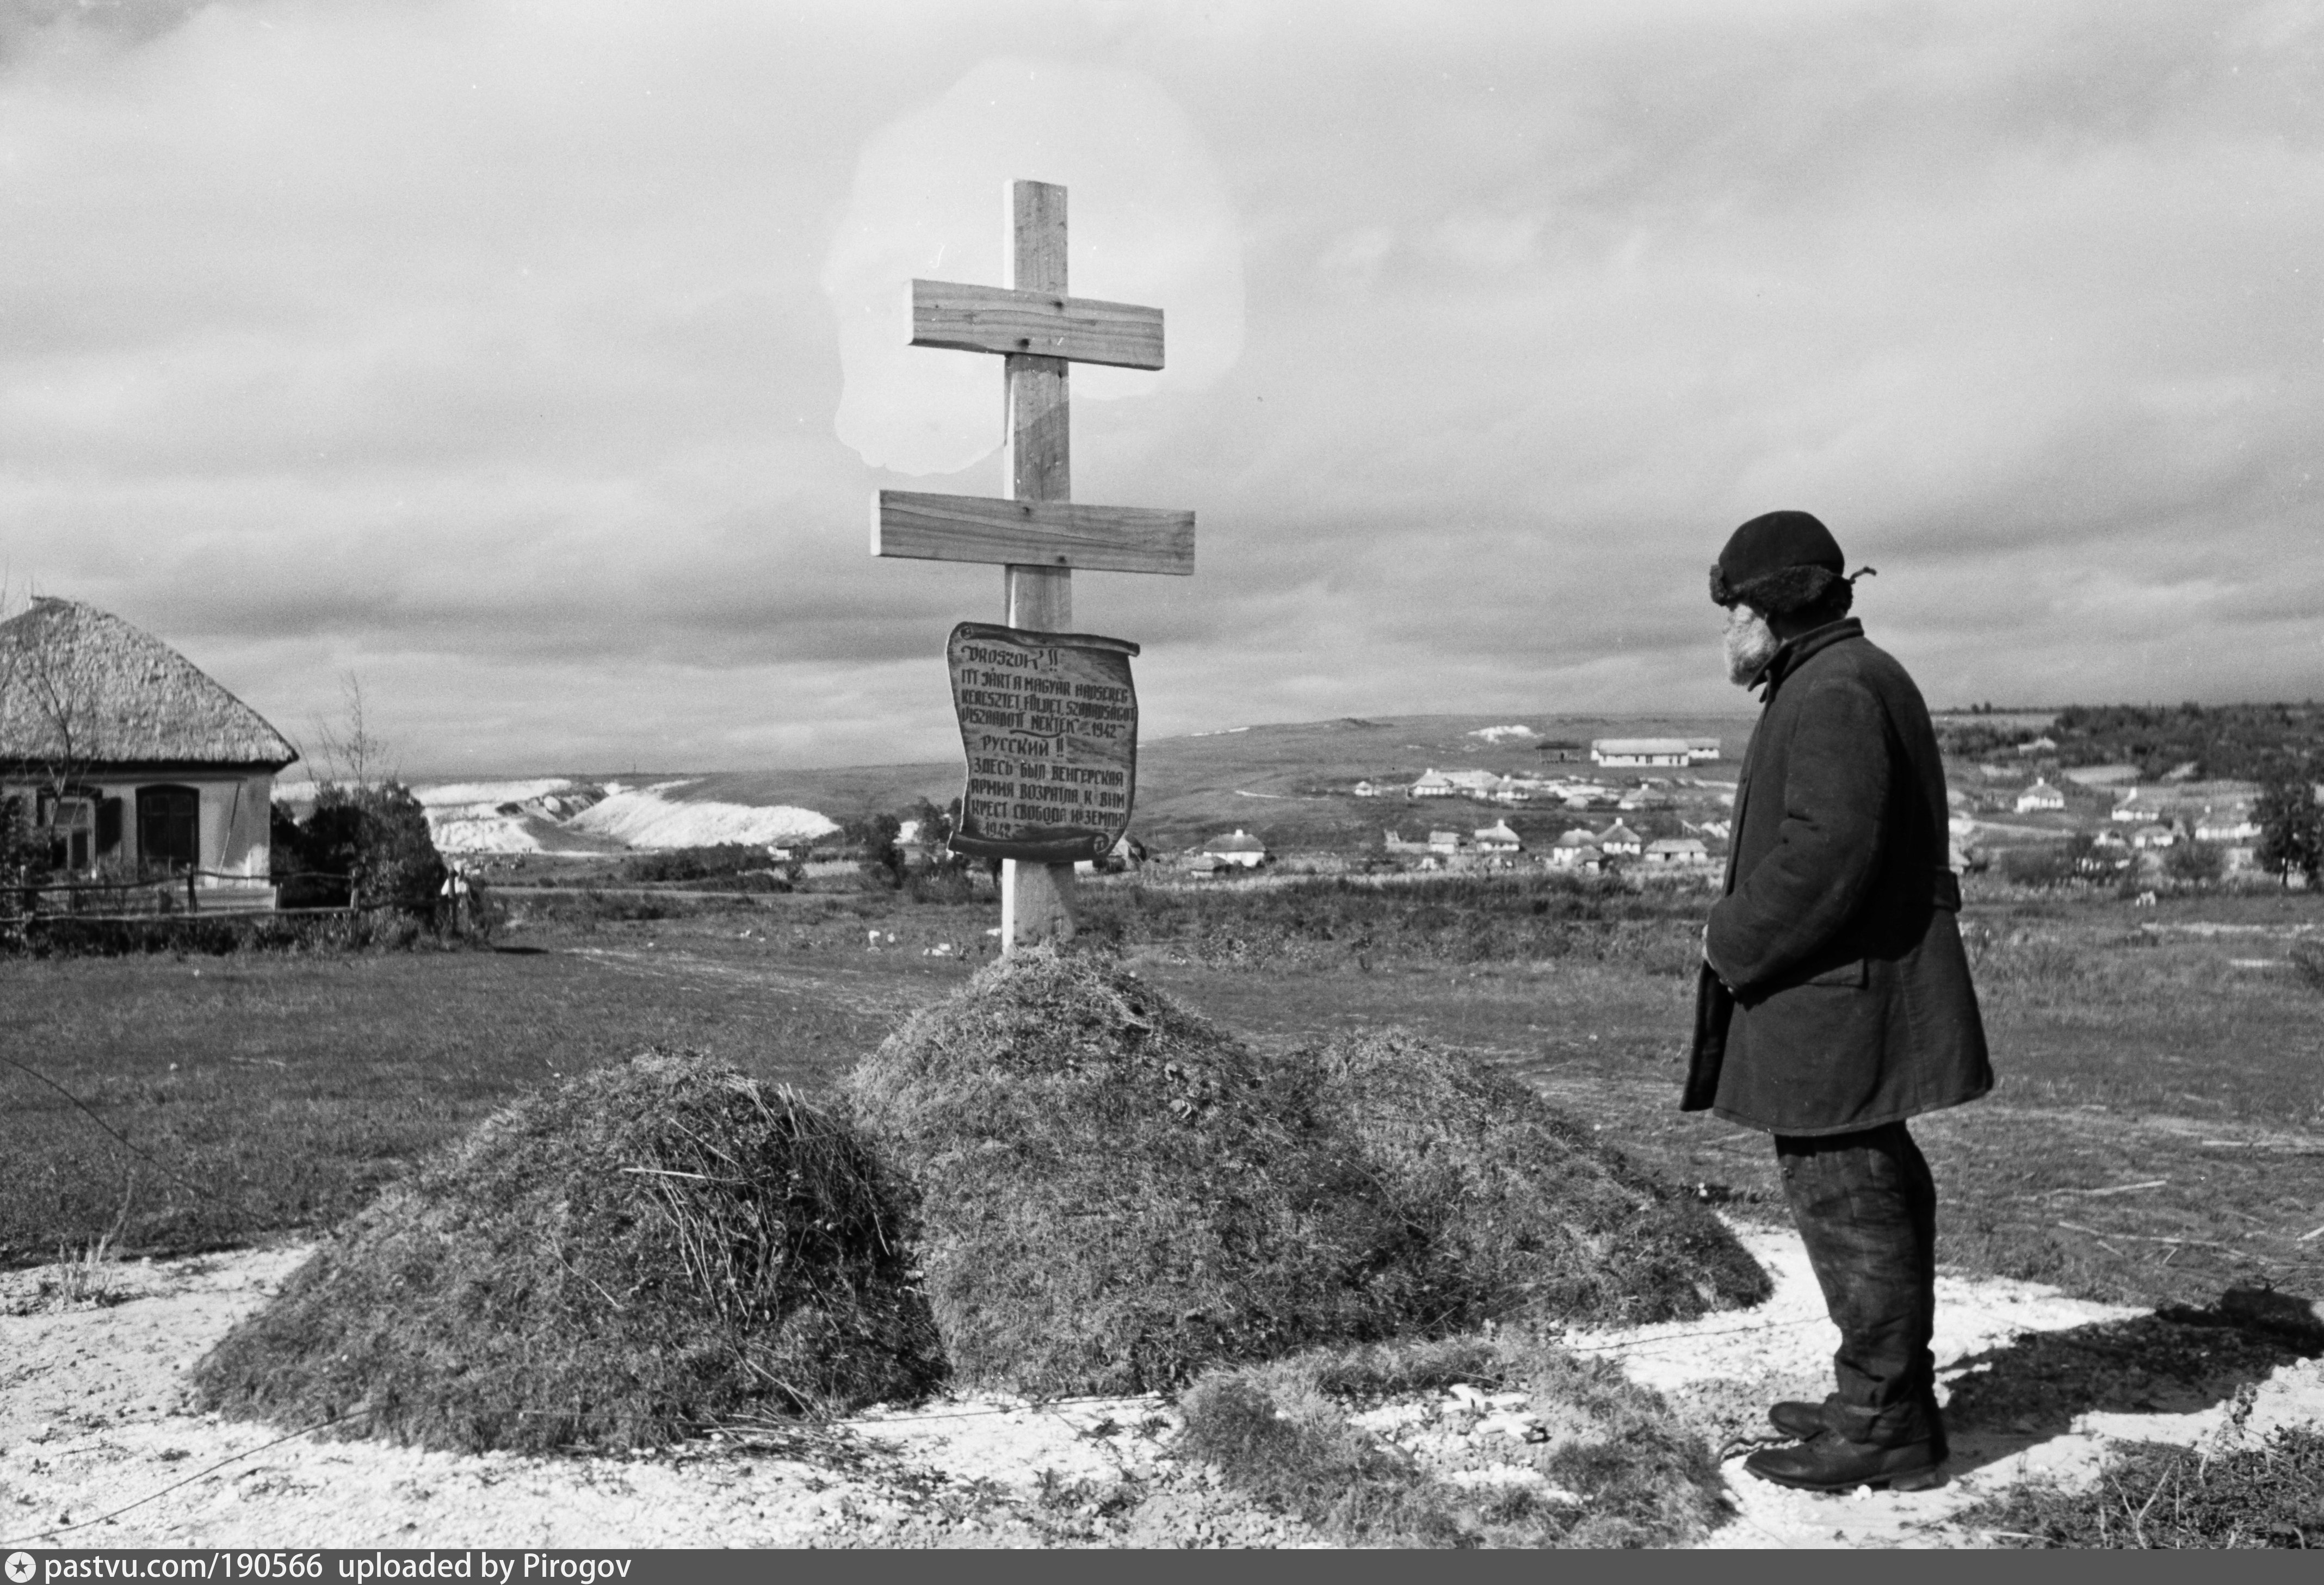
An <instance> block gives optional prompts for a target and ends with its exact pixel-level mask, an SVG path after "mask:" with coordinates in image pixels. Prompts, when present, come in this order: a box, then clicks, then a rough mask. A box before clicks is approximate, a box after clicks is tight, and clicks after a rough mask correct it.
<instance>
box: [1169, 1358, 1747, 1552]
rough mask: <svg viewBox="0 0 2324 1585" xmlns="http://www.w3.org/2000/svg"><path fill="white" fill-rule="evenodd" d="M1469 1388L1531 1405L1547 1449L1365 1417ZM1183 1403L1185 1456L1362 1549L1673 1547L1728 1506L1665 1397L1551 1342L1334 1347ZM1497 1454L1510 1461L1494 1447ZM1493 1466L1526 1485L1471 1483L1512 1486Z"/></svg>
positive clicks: (1209, 1387) (1218, 1375)
mask: <svg viewBox="0 0 2324 1585" xmlns="http://www.w3.org/2000/svg"><path fill="white" fill-rule="evenodd" d="M1452 1387H1464V1388H1470V1389H1481V1390H1483V1391H1489V1392H1492V1393H1496V1394H1500V1395H1503V1401H1507V1400H1508V1399H1511V1398H1516V1397H1519V1396H1521V1397H1522V1399H1523V1401H1524V1405H1525V1415H1526V1418H1527V1419H1529V1420H1530V1421H1531V1423H1532V1425H1533V1427H1534V1428H1535V1431H1534V1434H1533V1436H1531V1437H1529V1438H1528V1440H1526V1441H1524V1442H1519V1441H1517V1440H1515V1439H1513V1438H1508V1437H1506V1434H1505V1433H1498V1432H1496V1433H1475V1434H1471V1435H1468V1436H1455V1435H1451V1434H1446V1433H1442V1432H1439V1433H1431V1432H1430V1431H1428V1430H1426V1429H1425V1428H1424V1429H1418V1430H1413V1429H1407V1431H1406V1434H1405V1435H1404V1436H1403V1437H1402V1438H1400V1439H1397V1438H1391V1437H1388V1436H1385V1435H1381V1434H1376V1433H1373V1432H1371V1431H1369V1430H1367V1429H1366V1428H1364V1427H1363V1426H1362V1425H1360V1424H1358V1423H1356V1421H1355V1420H1353V1419H1352V1418H1351V1415H1358V1414H1360V1413H1361V1412H1363V1411H1365V1410H1375V1409H1379V1408H1380V1407H1382V1406H1383V1405H1390V1404H1395V1403H1397V1402H1398V1401H1404V1402H1406V1403H1410V1402H1411V1401H1412V1400H1414V1399H1416V1398H1429V1397H1433V1396H1434V1395H1437V1394H1439V1393H1442V1392H1444V1391H1445V1390H1446V1389H1448V1388H1452ZM1470 1396H1472V1397H1473V1396H1476V1395H1475V1393H1474V1392H1473V1391H1472V1392H1471V1395H1470ZM1180 1406H1181V1408H1182V1409H1183V1410H1184V1412H1185V1420H1186V1428H1185V1433H1184V1435H1183V1436H1182V1437H1181V1439H1180V1441H1179V1443H1178V1446H1179V1451H1180V1452H1181V1454H1182V1456H1185V1457H1189V1458H1195V1459H1203V1460H1207V1461H1210V1462H1212V1463H1213V1464H1215V1465H1216V1466H1217V1467H1218V1468H1219V1470H1220V1471H1221V1473H1222V1475H1223V1476H1224V1477H1225V1479H1227V1480H1228V1481H1229V1483H1231V1485H1233V1486H1236V1487H1238V1488H1240V1489H1242V1490H1243V1491H1245V1492H1248V1493H1249V1494H1250V1495H1251V1496H1252V1497H1257V1498H1259V1500H1261V1501H1263V1502H1266V1503H1268V1504H1269V1505H1271V1506H1273V1507H1277V1508H1279V1509H1282V1510H1284V1511H1286V1512H1289V1513H1293V1514H1296V1516H1299V1517H1300V1518H1302V1519H1304V1520H1305V1521H1306V1522H1307V1523H1308V1524H1311V1525H1315V1526H1317V1527H1318V1528H1320V1529H1322V1530H1323V1531H1324V1532H1325V1533H1327V1534H1330V1535H1332V1536H1333V1538H1334V1539H1336V1540H1339V1541H1341V1542H1343V1543H1345V1544H1351V1545H1362V1546H1433V1547H1444V1546H1454V1547H1468V1546H1495V1547H1610V1546H1621V1547H1630V1546H1668V1545H1672V1544H1677V1543H1680V1542H1683V1541H1686V1540H1690V1539H1692V1538H1693V1537H1695V1536H1697V1535H1700V1534H1702V1533H1703V1532H1704V1531H1705V1530H1707V1529H1709V1528H1710V1527H1711V1525H1714V1524H1716V1523H1718V1522H1719V1520H1720V1517H1721V1516H1723V1514H1724V1511H1725V1510H1724V1499H1723V1497H1721V1495H1720V1478H1719V1470H1718V1466H1717V1464H1716V1462H1715V1461H1713V1459H1712V1457H1711V1450H1710V1448H1709V1447H1708V1446H1707V1445H1706V1444H1705V1443H1704V1442H1702V1440H1701V1438H1700V1437H1698V1436H1695V1435H1694V1434H1692V1433H1690V1432H1688V1431H1686V1430H1684V1429H1683V1427H1681V1426H1680V1425H1679V1424H1677V1422H1676V1420H1675V1419H1674V1417H1673V1415H1671V1412H1670V1410H1669V1408H1668V1406H1667V1405H1665V1404H1664V1402H1663V1401H1662V1399H1661V1397H1660V1396H1658V1395H1656V1394H1655V1393H1654V1392H1652V1391H1650V1390H1648V1389H1647V1388H1645V1387H1639V1386H1637V1385H1636V1384H1635V1383H1633V1382H1631V1381H1630V1380H1629V1379H1628V1378H1626V1377H1625V1376H1624V1375H1623V1374H1622V1372H1621V1370H1620V1368H1618V1367H1617V1366H1615V1365H1613V1364H1611V1363H1609V1362H1608V1361H1605V1360H1583V1359H1577V1358H1576V1357H1575V1356H1573V1355H1572V1354H1570V1353H1568V1352H1566V1351H1565V1350H1563V1349H1561V1348H1559V1347H1558V1346H1557V1345H1556V1344H1554V1343H1552V1342H1547V1341H1539V1340H1517V1339H1511V1338H1507V1337H1502V1338H1488V1337H1481V1336H1475V1335H1471V1336H1467V1337H1461V1338H1450V1339H1444V1340H1441V1341H1434V1342H1418V1343H1392V1344H1380V1345H1374V1346H1371V1347H1368V1348H1361V1349H1352V1350H1318V1351H1314V1352H1311V1353H1306V1354H1301V1355H1298V1356H1296V1357H1295V1358H1292V1359H1281V1360H1276V1361H1273V1362H1270V1363H1268V1364H1263V1365H1251V1366H1243V1367H1240V1368H1234V1369H1229V1370H1215V1371H1212V1372H1210V1373H1209V1374H1207V1375H1205V1376H1203V1378H1201V1379H1199V1380H1198V1381H1196V1382H1195V1384H1194V1386H1193V1387H1191V1388H1189V1389H1188V1390H1187V1392H1186V1394H1185V1396H1184V1397H1183V1399H1182V1400H1181V1405H1180ZM1460 1412H1461V1411H1459V1410H1457V1409H1456V1410H1455V1413H1456V1414H1458V1413H1460ZM1493 1445H1498V1446H1499V1447H1500V1448H1502V1449H1505V1450H1506V1451H1501V1452H1499V1453H1496V1454H1487V1453H1481V1452H1480V1451H1478V1450H1479V1449H1480V1448H1481V1447H1487V1446H1493ZM1495 1462H1498V1463H1499V1464H1500V1465H1503V1466H1506V1467H1507V1470H1506V1471H1505V1472H1506V1473H1508V1474H1510V1475H1513V1476H1514V1478H1513V1479H1483V1478H1480V1479H1475V1480H1474V1481H1473V1482H1463V1481H1462V1479H1460V1476H1461V1475H1462V1472H1463V1471H1467V1470H1473V1471H1476V1472H1477V1473H1478V1475H1479V1476H1480V1477H1489V1476H1494V1475H1496V1474H1499V1473H1504V1471H1496V1470H1493V1469H1492V1468H1490V1465H1491V1464H1492V1463H1495Z"/></svg>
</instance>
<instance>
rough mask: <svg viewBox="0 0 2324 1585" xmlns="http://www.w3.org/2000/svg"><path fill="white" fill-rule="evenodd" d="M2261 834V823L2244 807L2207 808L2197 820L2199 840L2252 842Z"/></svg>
mask: <svg viewBox="0 0 2324 1585" xmlns="http://www.w3.org/2000/svg"><path fill="white" fill-rule="evenodd" d="M2258 835H2259V823H2258V822H2257V821H2255V820H2254V819H2253V818H2252V817H2251V811H2250V810H2248V809H2243V808H2235V807H2229V808H2226V809H2206V810H2204V811H2203V813H2202V816H2201V817H2200V818H2199V819H2198V820H2197V821H2196V822H2195V840H2196V841H2198V842H2218V843H2233V842H2250V841H2253V840H2254V839H2255V838H2256V837H2257V836H2258Z"/></svg>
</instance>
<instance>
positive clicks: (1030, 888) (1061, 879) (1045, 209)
mask: <svg viewBox="0 0 2324 1585" xmlns="http://www.w3.org/2000/svg"><path fill="white" fill-rule="evenodd" d="M1009 219H1010V226H1009V230H1010V246H1009V250H1008V258H1009V274H1008V280H1007V285H1008V286H1009V288H1010V290H1016V291H1037V292H1041V293H1043V294H1045V295H1049V296H1054V297H1056V298H1057V299H1061V300H1062V299H1064V298H1065V189H1064V188H1062V187H1059V186H1057V185H1056V184H1055V183H1054V182H1047V181H1017V182H1011V183H1010V187H1009ZM1028 339H1029V338H1028ZM1003 366H1004V367H1005V368H1006V370H1007V376H1006V378H1007V382H1008V385H1007V396H1006V401H1007V402H1008V404H1009V411H1008V418H1009V425H1008V441H1007V449H1006V452H1005V458H1006V462H1007V467H1006V470H1005V471H1006V473H1007V475H1008V490H1009V496H1008V498H1009V499H1010V500H1011V501H1070V500H1072V499H1073V494H1074V490H1073V449H1074V447H1073V396H1072V389H1071V386H1070V384H1069V379H1070V371H1069V366H1068V364H1066V362H1065V359H1064V358H1061V357H1047V356H1043V355H1037V354H1034V353H1021V352H1012V353H1010V354H1008V355H1006V357H1005V360H1004V364H1003ZM1001 579H1002V589H1001V598H1002V610H1003V612H1004V613H1005V614H1004V616H1003V618H1002V620H1003V621H1005V622H1008V624H1009V625H1010V627H1017V628H1027V629H1030V630H1033V631H1040V632H1055V633H1061V632H1069V631H1072V630H1073V625H1074V569H1073V568H1072V567H1055V566H1050V567H1043V566H1038V565H1036V564H1030V563H1018V562H1010V563H1007V564H1005V565H1004V566H1003V568H1002V571H1001ZM1073 933H1074V867H1073V866H1072V865H1071V864H1032V863H1024V862H1019V861H1018V860H1016V859H1003V860H1001V949H1002V950H1003V951H1004V952H1013V951H1014V950H1015V949H1016V946H1017V944H1018V943H1019V941H1028V942H1029V941H1046V940H1058V941H1065V940H1069V939H1071V937H1072V935H1073Z"/></svg>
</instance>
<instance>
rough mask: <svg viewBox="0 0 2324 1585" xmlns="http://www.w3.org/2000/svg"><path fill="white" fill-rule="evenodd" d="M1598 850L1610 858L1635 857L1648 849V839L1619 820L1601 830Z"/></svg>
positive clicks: (1598, 836) (1598, 837)
mask: <svg viewBox="0 0 2324 1585" xmlns="http://www.w3.org/2000/svg"><path fill="white" fill-rule="evenodd" d="M1595 841H1596V843H1597V846H1598V850H1599V851H1600V852H1602V853H1604V854H1605V855H1606V856H1607V857H1608V858H1609V859H1635V858H1637V856H1638V855H1639V854H1640V853H1641V852H1645V851H1646V839H1645V838H1643V837H1641V836H1640V835H1639V834H1637V832H1635V831H1633V830H1631V829H1630V828H1629V827H1628V826H1627V825H1623V824H1622V823H1621V822H1620V821H1619V820H1617V821H1615V822H1614V824H1613V825H1609V826H1608V827H1606V829H1605V830H1603V831H1601V832H1600V833H1599V834H1598V835H1597V837H1596V838H1595Z"/></svg>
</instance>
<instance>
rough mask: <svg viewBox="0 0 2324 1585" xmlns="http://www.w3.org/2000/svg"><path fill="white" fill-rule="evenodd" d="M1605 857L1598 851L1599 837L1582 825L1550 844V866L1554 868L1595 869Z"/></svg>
mask: <svg viewBox="0 0 2324 1585" xmlns="http://www.w3.org/2000/svg"><path fill="white" fill-rule="evenodd" d="M1604 857H1605V855H1604V854H1603V853H1601V852H1599V851H1598V843H1597V839H1596V838H1595V837H1593V836H1592V835H1591V834H1590V833H1589V832H1588V831H1586V830H1584V829H1582V827H1580V826H1576V827H1574V828H1573V829H1572V831H1569V832H1567V833H1565V834H1563V836H1560V837H1559V838H1558V839H1557V840H1556V841H1555V842H1554V843H1550V844H1549V866H1550V868H1551V869H1553V870H1595V869H1597V868H1598V866H1599V863H1600V861H1601V860H1603V859H1604Z"/></svg>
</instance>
